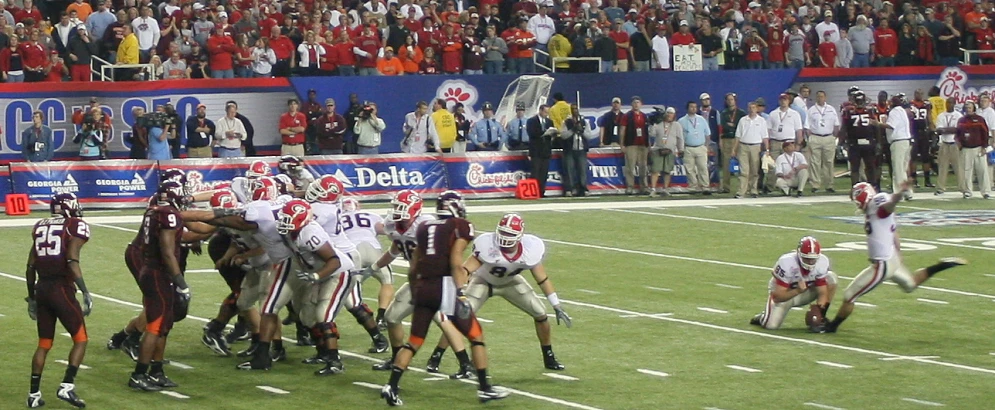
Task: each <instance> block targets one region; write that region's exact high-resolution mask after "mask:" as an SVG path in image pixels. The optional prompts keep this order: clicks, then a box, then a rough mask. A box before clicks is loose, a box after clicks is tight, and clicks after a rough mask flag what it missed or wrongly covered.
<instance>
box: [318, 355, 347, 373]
mask: <svg viewBox="0 0 995 410" xmlns="http://www.w3.org/2000/svg"><path fill="white" fill-rule="evenodd" d="M343 372H345V365H343V364H342V361H341V360H339V359H327V360H326V363H325V367H323V368H321V369H320V370H317V371H315V372H314V375H315V376H330V375H333V374H341V373H343Z"/></svg>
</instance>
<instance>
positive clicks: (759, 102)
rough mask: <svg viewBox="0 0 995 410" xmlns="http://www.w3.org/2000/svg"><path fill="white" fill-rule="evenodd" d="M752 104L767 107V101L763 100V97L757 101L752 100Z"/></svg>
mask: <svg viewBox="0 0 995 410" xmlns="http://www.w3.org/2000/svg"><path fill="white" fill-rule="evenodd" d="M753 103H754V104H756V105H757V106H760V107H766V106H767V100H764V97H757V99H756V100H754V101H753Z"/></svg>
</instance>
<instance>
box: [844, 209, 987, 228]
mask: <svg viewBox="0 0 995 410" xmlns="http://www.w3.org/2000/svg"><path fill="white" fill-rule="evenodd" d="M826 219H833V220H837V221H843V222H846V223H852V224H863V223H864V217H863V216H830V217H826ZM895 219H896V221H897V222H898V224H899V225H901V226H958V225H995V210H966V211H940V210H936V211H917V212H909V213H901V214H895Z"/></svg>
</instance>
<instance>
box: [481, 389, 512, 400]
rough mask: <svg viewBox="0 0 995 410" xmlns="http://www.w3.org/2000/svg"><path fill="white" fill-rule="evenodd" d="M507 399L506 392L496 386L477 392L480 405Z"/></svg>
mask: <svg viewBox="0 0 995 410" xmlns="http://www.w3.org/2000/svg"><path fill="white" fill-rule="evenodd" d="M505 397H508V391H507V390H505V389H502V388H500V387H497V386H490V387H488V388H487V389H486V390H484V389H481V390H477V398H478V399H480V402H481V403H487V402H489V401H491V400H501V399H503V398H505Z"/></svg>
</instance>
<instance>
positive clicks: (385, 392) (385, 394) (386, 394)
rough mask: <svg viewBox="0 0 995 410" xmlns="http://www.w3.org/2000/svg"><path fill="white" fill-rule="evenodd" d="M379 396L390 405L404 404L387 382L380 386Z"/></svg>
mask: <svg viewBox="0 0 995 410" xmlns="http://www.w3.org/2000/svg"><path fill="white" fill-rule="evenodd" d="M478 396H479V394H478ZM380 397H381V398H383V399H384V400H386V401H387V405H388V406H391V407H394V406H401V405H403V404H404V402H403V401H401V396H398V395H397V390H394V389H393V388H391V387H390V385H389V384H385V385H383V387H382V388H380Z"/></svg>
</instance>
